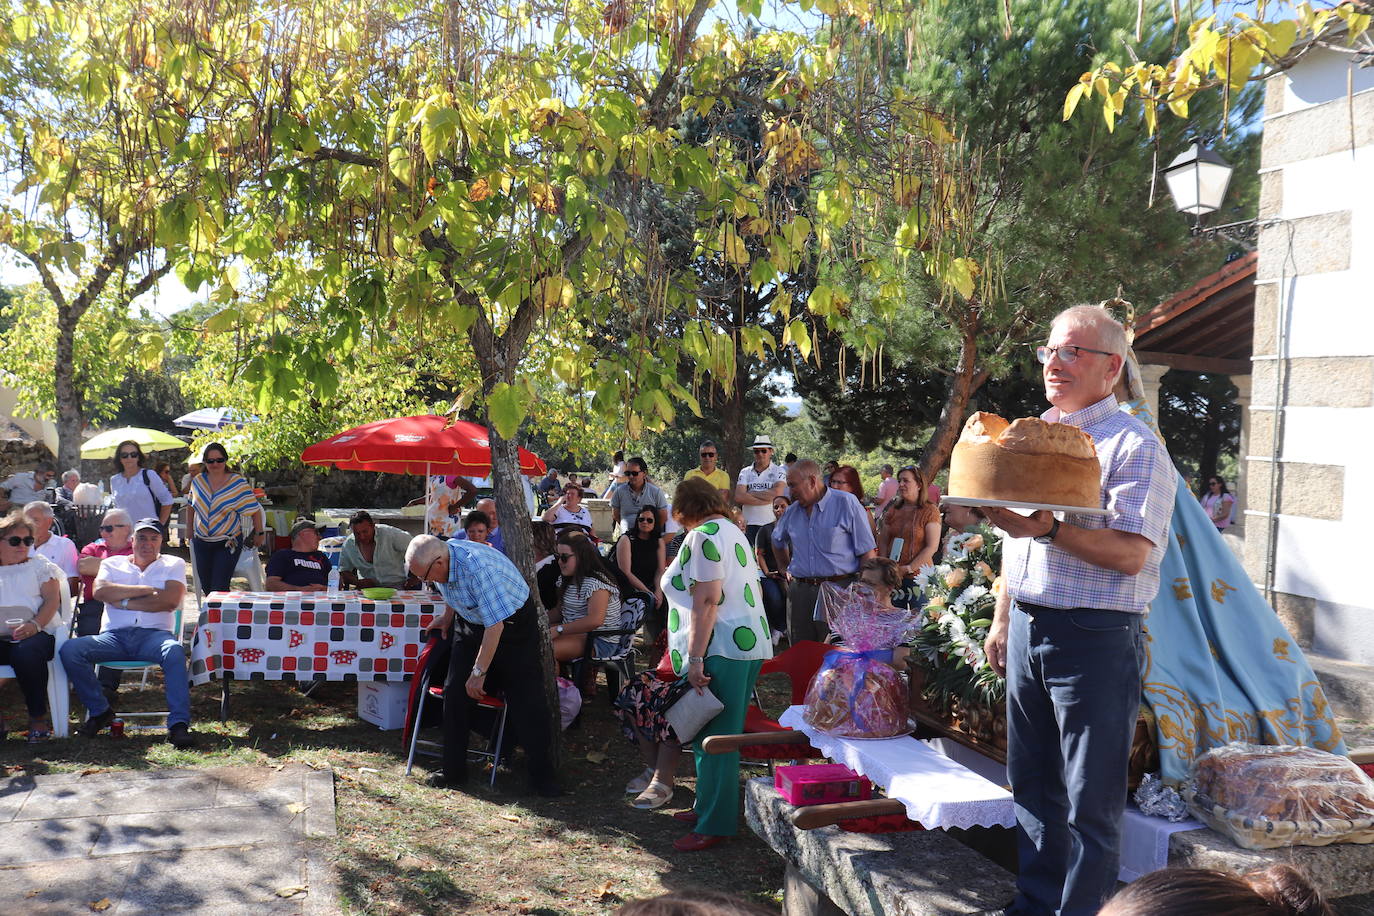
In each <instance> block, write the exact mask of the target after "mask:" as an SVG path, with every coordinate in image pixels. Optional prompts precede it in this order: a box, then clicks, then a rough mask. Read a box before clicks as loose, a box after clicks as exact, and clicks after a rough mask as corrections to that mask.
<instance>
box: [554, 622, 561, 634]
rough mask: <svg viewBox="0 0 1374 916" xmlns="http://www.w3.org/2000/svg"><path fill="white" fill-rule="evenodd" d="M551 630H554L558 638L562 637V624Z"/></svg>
mask: <svg viewBox="0 0 1374 916" xmlns="http://www.w3.org/2000/svg"><path fill="white" fill-rule="evenodd" d="M553 629H554V632H556V633H557V634H558V635H559V636H562V635H563V624H561V623H560V624H559V625H558V626H556V627H554V628H553Z"/></svg>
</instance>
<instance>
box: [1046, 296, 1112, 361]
mask: <svg viewBox="0 0 1374 916" xmlns="http://www.w3.org/2000/svg"><path fill="white" fill-rule="evenodd" d="M1061 324H1066V325H1068V326H1069V327H1073V328H1091V329H1092V330H1094V331H1096V332H1097V339H1098V341H1099V342H1100V343H1101V344H1102V349H1104V350H1106V351H1108V352H1109V353H1115V354H1116V355H1117V356H1120V357H1121V358H1122V359H1125V358H1126V349H1127V346H1128V344H1127V343H1126V328H1125V327H1124V326H1122V324H1121V322H1119V321H1117V320H1116V319H1115V318H1113V317H1112V316H1111V313H1110V312H1108V311H1107V310H1106V309H1104V308H1103V307H1102V306H1100V305H1075V306H1074V307H1073V308H1067V309H1064V311H1062V312H1060V313H1059V314H1058V315H1055V316H1054V321H1052V322H1050V327H1058V326H1059V325H1061Z"/></svg>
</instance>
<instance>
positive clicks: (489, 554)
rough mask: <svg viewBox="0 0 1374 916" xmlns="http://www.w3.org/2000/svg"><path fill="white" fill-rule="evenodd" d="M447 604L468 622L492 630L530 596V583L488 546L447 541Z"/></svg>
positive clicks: (442, 584)
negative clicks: (493, 625)
mask: <svg viewBox="0 0 1374 916" xmlns="http://www.w3.org/2000/svg"><path fill="white" fill-rule="evenodd" d="M438 585H439V592H440V594H442V595H443V596H444V601H445V602H446V603H447V604H448V606H449V607H451V608H453V610H454V611H456V612H457V613H458V616H460V617H462V618H463V619H464V620H466V621H467V622H468V623H472V624H476V625H477V626H479V627H489V626H491V625H492V624H494V623H500V622H501V621H503V620H505V619H506V618H508V617H510V616H511V615H512V614H514V613H515V612H516V611H518V610H520V608H521V607H522V606H523V605H524V603H525V599H526V598H528V597H529V595H530V587H529V584H528V583H526V582H525V579H524V577H523V576H521V575H520V570H518V569H516V568H515V564H514V563H512V562H511V561H510V560H508V559H506V555H505V554H503V553H502V552H501V551H499V550H497V549H496V548H495V547H491V546H489V545H487V544H474V543H472V542H471V541H457V540H450V541H449V542H448V581H447V582H440V583H438Z"/></svg>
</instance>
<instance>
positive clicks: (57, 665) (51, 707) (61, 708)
mask: <svg viewBox="0 0 1374 916" xmlns="http://www.w3.org/2000/svg"><path fill="white" fill-rule="evenodd" d="M71 617H72V596H71V595H70V594H68V590H67V580H66V579H63V580H62V604H61V605H60V606H59V607H58V608H57V613H56V614H54V615H53V618H52V620H51V621H49V622H48V626H47V628H46V629H47V631H48V632H49V633H51V634H52V635H53V639H55V640H56V644H55V645H54V646H53V653H52V661H50V662H48V716H49V717H50V718H51V719H52V733H53V737H54V738H65V737H67V735H69V734H70V733H71V731H70V724H69V723H68V722H67V720H68V718H70V716H71V710H72V701H71V690H70V689H69V688H68V686H67V669H66V668H63V667H62V659H61V658H60V657H59V656H58V653H59V652H60V651H61V649H62V644H63V643H64V642H66V641H67V631H68V630H69V629H70V627H71V624H70V622H69V621H70V618H71ZM0 678H10V679H13V678H14V668H12V667H11V666H9V665H0Z"/></svg>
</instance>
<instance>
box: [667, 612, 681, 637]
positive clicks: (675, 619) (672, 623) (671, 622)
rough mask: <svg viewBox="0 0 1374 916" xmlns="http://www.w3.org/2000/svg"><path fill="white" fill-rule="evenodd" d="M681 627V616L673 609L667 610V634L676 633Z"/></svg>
mask: <svg viewBox="0 0 1374 916" xmlns="http://www.w3.org/2000/svg"><path fill="white" fill-rule="evenodd" d="M681 626H682V614H681V613H680V612H679V611H678V609H677V608H675V607H670V608H668V632H669V633H676V632H677V631H678V628H680V627H681Z"/></svg>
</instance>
